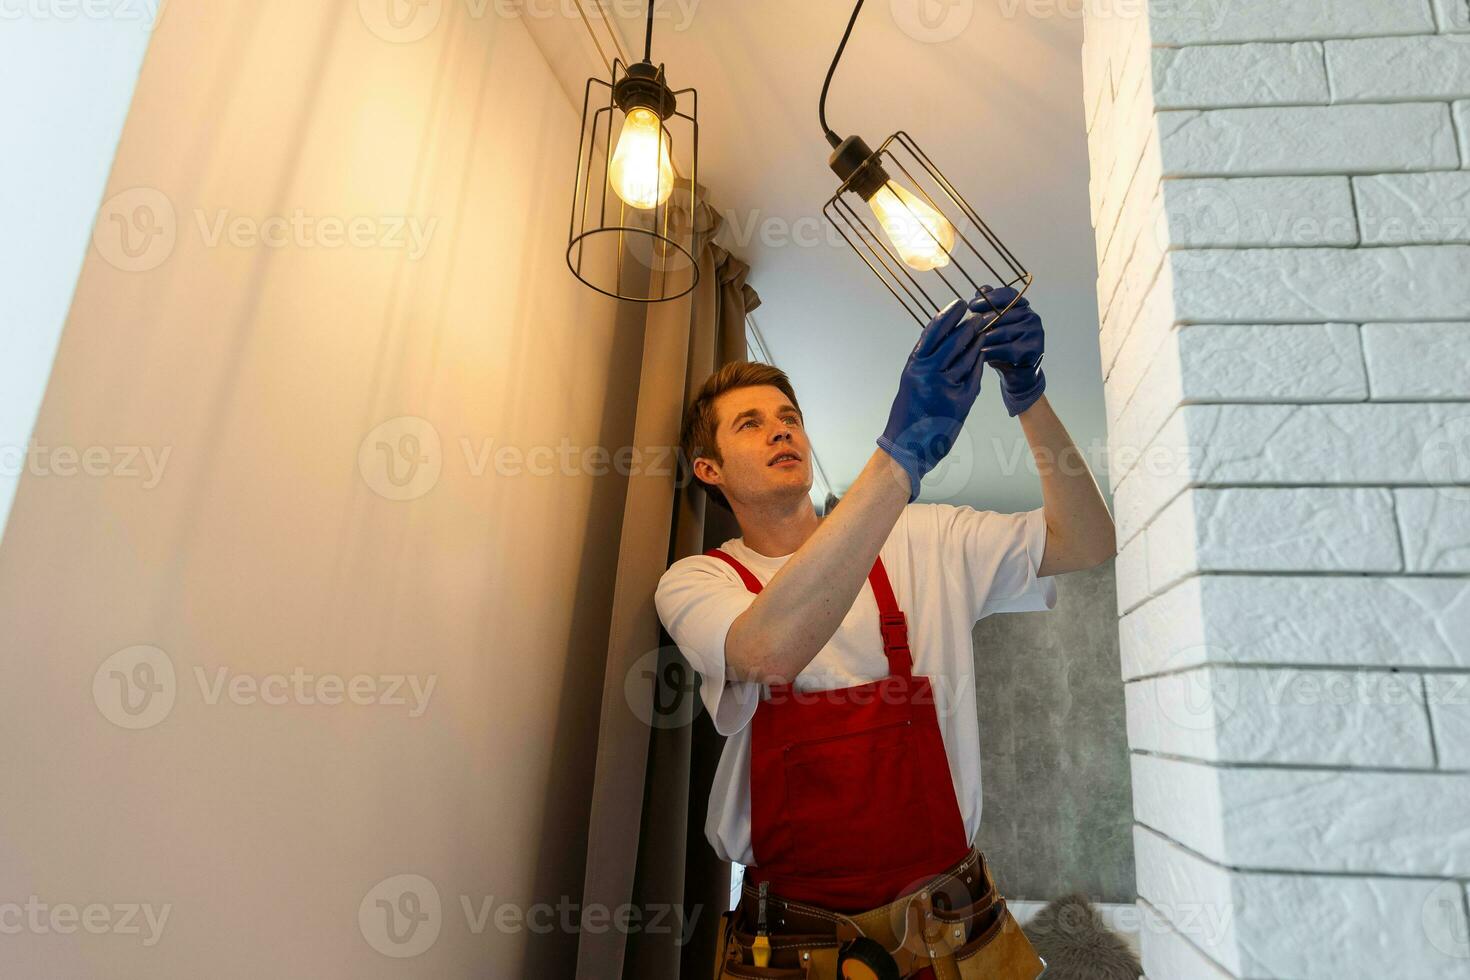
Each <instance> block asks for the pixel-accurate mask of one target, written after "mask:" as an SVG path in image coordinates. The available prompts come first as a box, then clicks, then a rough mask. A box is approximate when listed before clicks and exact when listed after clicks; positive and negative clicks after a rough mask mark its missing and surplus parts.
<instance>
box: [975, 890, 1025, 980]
mask: <svg viewBox="0 0 1470 980" xmlns="http://www.w3.org/2000/svg"><path fill="white" fill-rule="evenodd" d="M996 906H997V910H996V914H995V915H994V916H993V918H992V921H991V922H989V924H987V925H986V926H985V927H984V928H982V929H981V930H980V931H979V932H977V933H976V934H975V935H974V936H973V937H972V938H971V939H970V940H969V941H968V942H966V943H965V944H964V945H963V946H960V947H959V948H957V949H956V950H955V951H954V958H955V966H956V968H957V969H958V971H959V975H960V980H1035V978H1036V977H1039V976H1041V974H1042V971H1043V970H1045V969H1046V963H1044V962H1043V961H1042V959H1041V957H1040V956H1038V955H1037V954H1036V950H1035V948H1033V947H1032V945H1031V941H1030V940H1029V939H1027V938H1026V934H1025V933H1024V932H1022V931H1021V926H1020V924H1019V923H1017V922H1016V919H1015V916H1013V915H1011V910H1010V909H1009V908H1007V907H1006V902H1005V899H1003V898H1002V899H998V900H997V901H996Z"/></svg>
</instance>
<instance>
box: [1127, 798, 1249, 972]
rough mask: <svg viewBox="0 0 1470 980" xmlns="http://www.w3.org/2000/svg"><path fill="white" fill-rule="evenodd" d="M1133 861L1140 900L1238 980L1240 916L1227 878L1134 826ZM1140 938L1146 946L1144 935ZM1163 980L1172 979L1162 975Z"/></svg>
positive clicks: (1217, 868) (1220, 870) (1215, 867)
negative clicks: (1156, 911) (1237, 932)
mask: <svg viewBox="0 0 1470 980" xmlns="http://www.w3.org/2000/svg"><path fill="white" fill-rule="evenodd" d="M1133 858H1134V866H1135V868H1136V869H1137V871H1136V877H1137V882H1138V897H1139V898H1140V899H1142V900H1143V901H1145V902H1147V903H1148V904H1149V905H1151V906H1152V907H1153V908H1154V909H1156V910H1158V912H1159V914H1160V915H1161V916H1162V917H1163V918H1164V919H1165V921H1167V922H1168V923H1169V924H1170V925H1171V926H1172V927H1173V929H1174V930H1175V931H1176V932H1178V933H1179V934H1180V935H1181V936H1183V937H1184V938H1185V939H1187V940H1188V941H1189V943H1190V944H1191V945H1193V946H1194V947H1195V948H1197V949H1199V950H1201V951H1202V952H1203V953H1205V954H1206V955H1208V956H1210V957H1211V958H1212V959H1213V960H1215V961H1216V962H1218V963H1220V964H1221V965H1222V966H1224V967H1227V968H1229V969H1230V972H1231V973H1232V974H1234V975H1236V976H1240V975H1241V971H1240V970H1239V969H1238V967H1239V965H1240V956H1239V950H1238V949H1237V934H1236V930H1237V929H1238V928H1239V925H1240V917H1239V915H1238V912H1239V910H1238V909H1237V908H1236V907H1235V902H1236V899H1235V888H1234V883H1233V881H1232V875H1231V873H1230V872H1228V871H1227V870H1226V869H1224V868H1222V867H1220V866H1219V865H1216V864H1213V863H1211V862H1209V861H1205V860H1203V859H1201V858H1199V857H1196V856H1195V855H1193V854H1190V853H1189V852H1187V851H1185V850H1184V849H1182V848H1181V847H1179V846H1178V845H1177V844H1175V843H1174V842H1172V841H1170V840H1167V839H1166V838H1164V837H1162V836H1160V835H1159V834H1157V833H1154V832H1153V831H1151V830H1149V829H1147V828H1146V827H1141V826H1139V825H1137V824H1135V825H1134V827H1133ZM1143 938H1144V944H1145V946H1147V942H1148V937H1147V935H1145V936H1144V937H1143ZM1182 976H1189V975H1188V974H1184V975H1182ZM1165 980H1173V977H1171V976H1168V975H1166V978H1165Z"/></svg>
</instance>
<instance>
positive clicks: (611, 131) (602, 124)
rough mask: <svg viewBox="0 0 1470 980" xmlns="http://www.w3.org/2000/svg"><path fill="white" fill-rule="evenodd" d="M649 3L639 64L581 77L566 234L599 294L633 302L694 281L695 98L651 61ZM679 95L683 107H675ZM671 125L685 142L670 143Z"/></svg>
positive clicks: (575, 265) (577, 267)
mask: <svg viewBox="0 0 1470 980" xmlns="http://www.w3.org/2000/svg"><path fill="white" fill-rule="evenodd" d="M653 4H654V0H649V3H648V29H647V33H646V34H645V37H644V43H643V60H642V61H640V62H638V63H636V64H632V65H628V64H624V63H623V61H622V60H621V59H617V58H615V59H614V60H613V64H612V68H611V71H612V80H611V81H610V82H609V81H604V80H603V79H601V78H597V77H593V78H589V79H587V86H586V90H585V94H584V95H583V99H582V136H581V141H580V143H579V145H578V147H577V180H576V186H575V188H574V192H573V196H572V220H571V227H570V230H569V231H568V235H567V265H568V267H570V268H571V270H572V274H573V275H575V276H576V277H577V278H578V279H580V280H582V282H584V283H586V284H587V285H588V286H591V287H592V288H593V289H595V290H597V291H598V292H600V293H604V294H606V295H608V296H613V297H616V298H618V299H627V300H633V301H635V302H639V303H659V302H663V301H664V300H670V299H677V298H678V297H680V296H683V295H685V294H686V293H688V292H689V291H690V290H692V289H693V288H694V286H695V284H696V283H698V282H699V265H698V263H696V262H695V261H694V222H693V215H694V194H695V185H696V182H697V180H698V177H699V95H698V93H696V92H695V91H694V89H692V88H686V89H680V90H678V91H674V90H672V89H670V87H669V85H668V81H667V79H666V78H665V75H664V66H663V65H662V64H660V65H657V66H655V65H654V63H653V60H652V57H651V56H652V52H653ZM604 89H605V90H606V104H602V103H603V94H604V93H603V90H604ZM594 95H595V96H596V102H595V103H594ZM681 100H682V101H685V102H687V104H688V107H689V112H687V113H686V112H683V111H681V109H680V102H681ZM594 105H596V107H595V108H594ZM671 125H672V126H674V127H675V128H676V129H678V130H680V131H681V132H682V133H683V135H684V137H685V139H683V140H675V138H674V134H673V133H672V132H671V131H670V126H671ZM686 144H687V146H688V151H687V152H688V155H687V163H688V166H689V179H688V181H687V182H685V181H681V180H680V179H679V174H678V167H679V161H680V157H678V156H676V151H680V150H681V147H682V146H683V145H686Z"/></svg>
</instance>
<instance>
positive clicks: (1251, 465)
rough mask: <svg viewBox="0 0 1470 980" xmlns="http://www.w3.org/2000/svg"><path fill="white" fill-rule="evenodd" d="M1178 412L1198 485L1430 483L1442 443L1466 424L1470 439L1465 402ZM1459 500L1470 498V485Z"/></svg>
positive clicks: (1186, 408)
mask: <svg viewBox="0 0 1470 980" xmlns="http://www.w3.org/2000/svg"><path fill="white" fill-rule="evenodd" d="M1179 411H1180V413H1181V414H1182V415H1183V417H1184V422H1185V425H1186V426H1187V428H1188V432H1189V439H1188V448H1187V449H1186V451H1184V452H1183V453H1181V454H1180V455H1181V458H1182V459H1183V460H1184V461H1186V462H1187V465H1188V469H1189V473H1190V482H1191V483H1193V484H1195V485H1214V486H1222V485H1223V486H1242V485H1243V486H1249V485H1252V484H1282V483H1314V484H1349V485H1351V484H1365V483H1368V484H1403V483H1428V482H1433V478H1434V476H1435V474H1436V472H1437V468H1438V467H1440V466H1442V465H1443V464H1442V462H1441V461H1440V459H1439V457H1438V456H1437V455H1436V454H1435V453H1434V452H1433V449H1434V448H1436V446H1437V442H1438V440H1440V439H1442V438H1444V437H1445V435H1446V434H1447V433H1452V432H1453V431H1455V430H1454V428H1453V426H1454V425H1455V424H1456V423H1458V422H1460V421H1461V420H1463V421H1464V423H1465V428H1466V436H1467V437H1470V406H1465V405H1460V404H1434V403H1429V404H1412V403H1400V402H1353V403H1346V404H1336V405H1333V404H1323V405H1186V406H1184V407H1183V408H1181V409H1180V410H1179ZM1426 446H1427V447H1429V449H1428V450H1426ZM1466 471H1467V474H1470V465H1467V466H1466ZM1461 496H1464V497H1467V498H1470V487H1467V488H1465V489H1464V492H1463V493H1462V494H1461Z"/></svg>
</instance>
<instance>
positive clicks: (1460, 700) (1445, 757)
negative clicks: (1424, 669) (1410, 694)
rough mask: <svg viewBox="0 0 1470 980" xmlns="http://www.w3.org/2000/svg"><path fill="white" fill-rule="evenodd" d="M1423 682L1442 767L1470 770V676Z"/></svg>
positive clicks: (1444, 676) (1433, 677)
mask: <svg viewBox="0 0 1470 980" xmlns="http://www.w3.org/2000/svg"><path fill="white" fill-rule="evenodd" d="M1424 683H1425V685H1426V686H1427V692H1426V693H1427V697H1428V699H1429V713H1430V715H1431V717H1432V718H1433V721H1434V741H1435V745H1436V746H1437V747H1438V749H1439V765H1440V768H1441V769H1460V770H1470V674H1430V675H1428V676H1427V677H1425V678H1424ZM1462 809H1463V812H1470V806H1467V807H1463V808H1462ZM1466 851H1467V853H1470V848H1466Z"/></svg>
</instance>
